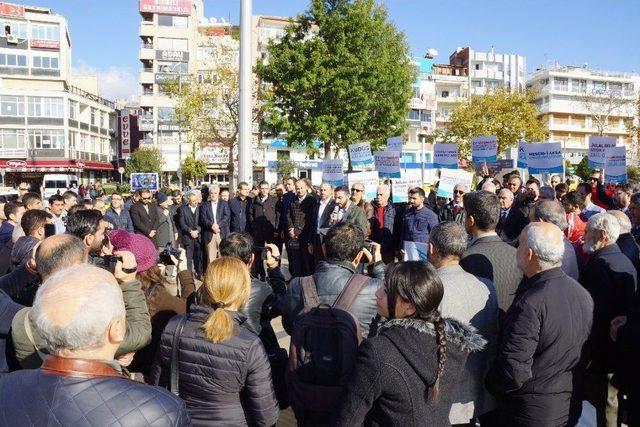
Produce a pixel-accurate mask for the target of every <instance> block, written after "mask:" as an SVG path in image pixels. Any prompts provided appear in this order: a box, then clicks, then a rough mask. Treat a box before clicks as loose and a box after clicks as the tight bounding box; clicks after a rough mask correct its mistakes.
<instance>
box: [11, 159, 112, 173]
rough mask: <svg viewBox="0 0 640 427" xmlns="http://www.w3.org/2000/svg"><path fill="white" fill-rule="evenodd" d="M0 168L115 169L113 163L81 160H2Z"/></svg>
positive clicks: (40, 170)
mask: <svg viewBox="0 0 640 427" xmlns="http://www.w3.org/2000/svg"><path fill="white" fill-rule="evenodd" d="M0 169H5V170H6V171H7V172H83V171H84V170H85V169H90V170H105V171H110V170H113V165H112V164H111V163H104V162H85V161H80V160H69V159H60V160H53V159H47V160H44V159H43V160H31V159H29V160H0Z"/></svg>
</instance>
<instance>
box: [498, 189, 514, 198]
mask: <svg viewBox="0 0 640 427" xmlns="http://www.w3.org/2000/svg"><path fill="white" fill-rule="evenodd" d="M501 194H506V195H507V196H508V197H510V198H511V200H513V199H514V198H515V197H514V196H513V191H511V190H509V189H508V188H502V189H500V191H499V192H498V196H499V195H501Z"/></svg>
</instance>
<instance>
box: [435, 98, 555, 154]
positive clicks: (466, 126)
mask: <svg viewBox="0 0 640 427" xmlns="http://www.w3.org/2000/svg"><path fill="white" fill-rule="evenodd" d="M534 99H535V95H534V93H532V92H525V93H519V92H517V91H515V92H510V91H508V90H497V91H493V92H491V93H488V94H484V95H473V96H472V97H471V99H470V102H469V103H468V104H467V103H461V104H458V105H457V106H456V107H455V109H454V110H453V112H452V113H451V116H450V120H451V122H450V123H449V124H448V126H447V128H446V129H444V130H440V131H436V132H434V133H433V134H432V135H431V137H430V139H432V140H441V141H442V142H449V143H456V144H458V152H459V153H460V156H462V157H469V156H470V154H471V138H473V137H474V136H484V135H495V136H497V138H498V153H501V152H503V151H504V150H506V149H507V148H509V147H514V146H516V145H517V143H518V141H519V140H521V139H524V140H525V141H544V140H546V139H547V129H546V128H545V125H544V123H543V122H542V121H541V120H540V119H538V109H537V107H536V106H535V105H534V104H533V103H532V101H533V100H534Z"/></svg>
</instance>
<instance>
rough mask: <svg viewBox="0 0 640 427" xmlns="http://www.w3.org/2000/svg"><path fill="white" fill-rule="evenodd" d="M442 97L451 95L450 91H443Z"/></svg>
mask: <svg viewBox="0 0 640 427" xmlns="http://www.w3.org/2000/svg"><path fill="white" fill-rule="evenodd" d="M440 96H441V97H442V98H448V97H449V91H448V90H443V91H442V95H440Z"/></svg>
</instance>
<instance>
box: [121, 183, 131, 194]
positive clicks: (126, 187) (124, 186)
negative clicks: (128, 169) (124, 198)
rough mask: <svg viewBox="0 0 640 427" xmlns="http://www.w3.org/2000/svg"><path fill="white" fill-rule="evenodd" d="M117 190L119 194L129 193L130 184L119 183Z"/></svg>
mask: <svg viewBox="0 0 640 427" xmlns="http://www.w3.org/2000/svg"><path fill="white" fill-rule="evenodd" d="M118 191H119V192H120V193H121V194H129V193H130V192H131V186H130V185H129V183H124V184H120V185H118Z"/></svg>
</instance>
